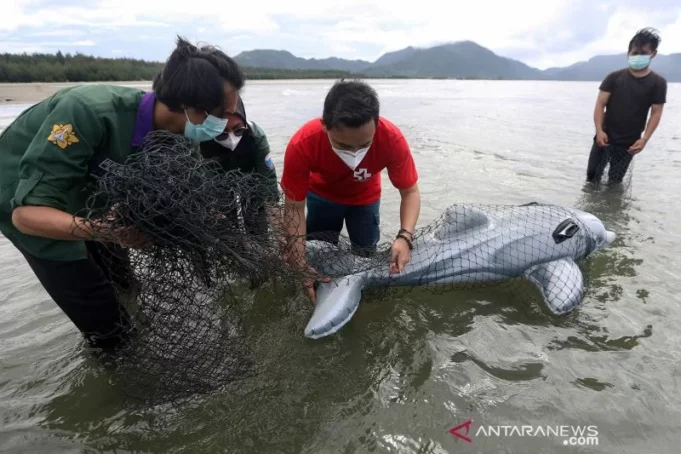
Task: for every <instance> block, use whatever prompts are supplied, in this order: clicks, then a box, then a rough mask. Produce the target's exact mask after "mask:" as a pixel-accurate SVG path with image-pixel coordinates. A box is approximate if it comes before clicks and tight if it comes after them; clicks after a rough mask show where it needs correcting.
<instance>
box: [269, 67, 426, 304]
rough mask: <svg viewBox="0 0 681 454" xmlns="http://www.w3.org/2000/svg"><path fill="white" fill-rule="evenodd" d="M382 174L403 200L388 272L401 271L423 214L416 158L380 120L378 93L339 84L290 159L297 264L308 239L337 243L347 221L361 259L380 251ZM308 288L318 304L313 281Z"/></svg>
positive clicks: (288, 185)
mask: <svg viewBox="0 0 681 454" xmlns="http://www.w3.org/2000/svg"><path fill="white" fill-rule="evenodd" d="M383 169H387V170H388V177H389V179H390V182H391V183H392V185H393V186H394V187H395V188H397V189H398V190H399V191H400V195H401V198H402V202H401V205H400V225H401V228H400V229H399V231H398V232H397V235H396V237H395V240H394V241H393V243H392V248H391V264H390V272H391V273H396V272H401V271H402V269H403V268H404V266H405V265H406V264H407V263H409V260H410V258H411V248H412V241H413V237H414V229H415V228H416V222H417V220H418V217H419V212H420V209H421V196H420V193H419V188H418V184H417V181H418V174H417V171H416V166H415V164H414V159H413V157H412V154H411V151H410V149H409V145H408V143H407V140H406V139H405V137H404V135H403V134H402V132H401V131H400V130H399V128H398V127H397V126H395V125H394V124H393V123H391V122H390V121H388V120H386V119H385V118H383V117H382V116H380V115H379V101H378V95H377V94H376V91H375V90H374V89H373V88H371V87H370V86H369V85H367V84H366V83H364V82H361V81H345V80H341V81H339V82H336V83H335V84H334V86H333V87H332V88H331V89H330V90H329V92H328V94H327V95H326V99H325V101H324V111H323V114H322V118H315V119H312V120H310V121H308V122H307V123H306V124H304V125H303V126H302V127H301V128H300V129H299V130H298V131H297V132H296V133H295V134H294V135H293V137H292V138H291V140H290V141H289V144H288V146H287V148H286V152H285V155H284V169H283V173H282V179H281V186H282V189H283V191H284V196H285V217H286V219H287V220H288V221H289V222H288V228H287V231H288V234H289V235H295V237H296V238H298V241H297V242H296V243H295V244H294V246H293V248H292V252H291V253H292V254H293V257H294V258H293V260H295V261H296V264H297V265H299V266H301V267H307V263H306V259H305V253H304V252H305V238H310V239H313V238H320V239H321V238H323V239H325V240H331V241H332V242H337V240H338V237H339V235H340V232H341V230H342V229H343V223H344V222H345V225H346V227H347V230H348V235H349V237H350V241H351V243H352V245H353V249H354V250H355V252H356V253H357V254H361V255H364V254H372V253H373V252H375V250H376V245H377V243H378V241H379V236H380V230H379V224H380V214H379V208H380V199H381V171H382V170H383ZM306 205H307V211H308V213H307V218H305V206H306ZM329 235H331V238H330V237H329ZM310 271H311V272H312V273H313V274H314V273H316V272H315V271H314V270H310ZM317 280H319V279H317ZM322 280H326V279H322ZM305 285H306V287H307V288H308V295H309V296H310V298H311V299H312V301H313V302H315V292H314V286H313V280H312V279H311V280H310V281H308V282H306V283H305Z"/></svg>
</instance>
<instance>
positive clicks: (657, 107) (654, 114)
mask: <svg viewBox="0 0 681 454" xmlns="http://www.w3.org/2000/svg"><path fill="white" fill-rule="evenodd" d="M663 108H664V104H653V106H652V107H651V108H650V119H648V125H647V126H646V130H645V132H644V133H643V140H645V141H646V142H647V141H649V140H650V138H651V137H652V136H653V133H654V132H655V130H656V129H657V126H658V125H659V124H660V119H661V118H662V110H663Z"/></svg>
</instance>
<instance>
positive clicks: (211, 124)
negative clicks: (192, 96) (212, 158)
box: [184, 109, 228, 142]
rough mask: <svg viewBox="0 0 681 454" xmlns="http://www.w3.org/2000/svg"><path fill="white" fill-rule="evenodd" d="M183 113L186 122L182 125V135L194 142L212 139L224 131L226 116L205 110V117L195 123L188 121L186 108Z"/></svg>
mask: <svg viewBox="0 0 681 454" xmlns="http://www.w3.org/2000/svg"><path fill="white" fill-rule="evenodd" d="M184 115H185V116H186V117H187V122H186V123H185V125H184V135H185V136H186V137H187V138H189V139H191V140H193V141H195V142H207V141H209V140H213V139H214V138H216V137H217V136H219V135H220V134H222V133H223V132H225V128H226V127H227V121H228V119H227V118H218V117H215V116H213V115H210V114H209V113H208V112H206V115H208V116H207V117H206V119H205V120H204V121H203V123H201V124H199V125H195V124H194V123H192V122H191V121H189V116H188V115H187V110H186V109H185V111H184Z"/></svg>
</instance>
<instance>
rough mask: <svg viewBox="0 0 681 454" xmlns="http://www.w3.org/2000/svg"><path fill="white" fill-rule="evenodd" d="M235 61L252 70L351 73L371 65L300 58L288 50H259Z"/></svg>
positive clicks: (334, 58)
mask: <svg viewBox="0 0 681 454" xmlns="http://www.w3.org/2000/svg"><path fill="white" fill-rule="evenodd" d="M234 59H235V60H236V61H237V62H239V64H240V65H243V66H246V67H252V68H275V69H294V70H307V71H329V70H335V71H350V72H359V71H363V70H364V69H366V68H368V67H369V66H370V65H371V63H370V62H368V61H364V60H345V59H342V58H336V57H331V58H322V59H316V58H300V57H296V56H295V55H293V54H292V53H291V52H288V51H286V50H270V49H258V50H251V51H247V52H241V53H240V54H239V55H237V56H235V57H234Z"/></svg>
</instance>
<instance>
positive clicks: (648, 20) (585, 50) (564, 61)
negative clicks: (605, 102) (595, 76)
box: [527, 7, 681, 68]
mask: <svg viewBox="0 0 681 454" xmlns="http://www.w3.org/2000/svg"><path fill="white" fill-rule="evenodd" d="M668 14H669V12H650V11H642V10H638V9H632V8H630V7H618V8H617V10H616V11H615V12H614V14H613V15H612V16H610V19H609V21H608V24H607V27H606V30H605V34H604V36H603V37H601V38H600V39H597V40H595V41H592V42H590V43H587V44H586V45H584V46H583V47H581V48H579V49H573V50H569V51H566V52H561V53H557V54H553V55H537V57H536V58H534V59H531V60H529V61H527V63H528V64H530V65H533V66H536V67H539V68H548V67H550V66H565V65H569V64H572V63H576V62H578V61H584V60H588V59H589V58H591V57H592V56H594V55H605V54H617V53H621V54H622V59H623V62H624V59H625V54H626V52H627V46H628V45H629V41H630V40H631V38H632V36H633V35H634V33H635V32H636V31H637V30H639V29H641V28H644V27H647V26H650V25H651V24H655V23H659V22H661V21H662V20H664V19H665V17H663V15H665V16H667V15H668ZM675 14H676V17H678V19H677V20H676V22H675V23H672V24H669V25H667V26H663V27H658V30H659V31H660V36H661V38H662V42H661V43H660V47H659V49H658V52H660V53H662V54H669V53H674V52H681V7H679V8H678V9H677V11H676V13H675ZM672 17H674V16H672ZM540 49H541V47H539V46H538V47H537V50H540ZM538 54H539V52H538Z"/></svg>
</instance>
